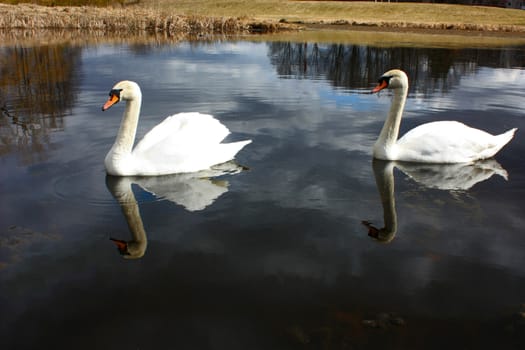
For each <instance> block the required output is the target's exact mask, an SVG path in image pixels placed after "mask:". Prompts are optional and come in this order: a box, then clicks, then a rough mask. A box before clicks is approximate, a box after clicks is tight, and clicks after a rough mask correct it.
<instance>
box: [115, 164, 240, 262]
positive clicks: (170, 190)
mask: <svg viewBox="0 0 525 350" xmlns="http://www.w3.org/2000/svg"><path fill="white" fill-rule="evenodd" d="M246 169H247V168H245V167H243V166H241V165H238V164H236V163H235V162H233V161H230V162H226V163H223V164H219V165H215V166H213V167H212V168H211V169H209V170H203V171H199V172H194V173H184V174H174V175H165V176H148V177H133V176H126V177H120V176H111V175H108V176H107V177H106V186H107V188H108V190H109V191H110V192H111V194H112V195H113V197H114V198H115V199H116V200H117V201H118V203H119V205H120V208H121V209H122V213H123V214H124V218H125V219H126V221H127V223H128V228H129V231H130V233H131V239H130V240H129V241H125V240H121V239H116V238H110V239H111V241H113V242H114V243H115V244H116V246H117V248H118V250H119V252H120V253H121V254H122V255H123V256H124V258H126V259H138V258H141V257H142V256H143V255H144V253H145V252H146V248H147V245H148V239H147V236H146V231H145V230H144V225H143V223H142V218H141V215H140V210H139V205H138V202H137V200H136V199H135V194H134V193H133V190H132V185H133V184H136V185H138V186H140V187H141V188H142V189H143V190H144V191H146V192H149V193H151V194H153V195H154V196H155V197H157V198H159V199H166V200H169V201H171V202H173V203H176V204H178V205H181V206H183V207H184V208H185V209H186V210H188V211H198V210H203V209H204V208H206V207H207V206H209V205H211V204H212V203H213V202H214V201H215V200H216V199H217V198H219V197H220V196H221V195H222V194H224V193H226V192H228V185H229V183H228V181H227V180H223V179H217V177H219V176H223V175H233V174H237V173H240V172H241V171H244V170H246Z"/></svg>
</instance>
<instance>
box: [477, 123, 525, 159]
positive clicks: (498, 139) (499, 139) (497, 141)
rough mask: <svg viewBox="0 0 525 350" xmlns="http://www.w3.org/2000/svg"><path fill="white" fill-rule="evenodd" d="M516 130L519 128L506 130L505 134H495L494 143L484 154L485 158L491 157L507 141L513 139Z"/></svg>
mask: <svg viewBox="0 0 525 350" xmlns="http://www.w3.org/2000/svg"><path fill="white" fill-rule="evenodd" d="M516 130H518V128H513V129H510V130H507V131H505V132H504V133H503V134H499V135H496V136H494V143H493V144H492V145H491V147H489V148H487V150H486V152H485V154H484V155H483V159H488V158H491V157H493V156H494V155H495V154H496V153H498V152H499V151H500V150H501V149H502V148H503V147H504V146H505V145H506V144H507V143H509V142H510V140H512V138H513V137H514V133H515V132H516Z"/></svg>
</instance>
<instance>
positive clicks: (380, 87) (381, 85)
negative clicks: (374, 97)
mask: <svg viewBox="0 0 525 350" xmlns="http://www.w3.org/2000/svg"><path fill="white" fill-rule="evenodd" d="M386 87H388V83H387V81H386V80H381V81H380V82H379V84H377V86H376V87H375V88H374V89H373V90H372V93H373V94H375V93H376V92H379V91H381V90H383V89H384V88H386Z"/></svg>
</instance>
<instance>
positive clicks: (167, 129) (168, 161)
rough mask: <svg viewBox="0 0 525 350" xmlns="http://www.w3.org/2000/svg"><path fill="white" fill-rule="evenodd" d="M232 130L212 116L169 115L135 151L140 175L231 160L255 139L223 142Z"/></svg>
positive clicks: (181, 169) (194, 169) (146, 136)
mask: <svg viewBox="0 0 525 350" xmlns="http://www.w3.org/2000/svg"><path fill="white" fill-rule="evenodd" d="M229 133H230V131H229V130H228V128H227V127H226V126H224V125H223V124H221V123H220V122H219V121H218V120H217V119H215V118H213V117H212V116H211V115H207V114H200V113H179V114H176V115H173V116H171V117H168V118H166V119H165V120H164V121H163V122H161V123H160V124H159V125H157V126H155V127H154V128H153V129H152V130H151V131H150V132H148V133H147V134H146V135H145V136H144V138H143V139H142V140H141V141H140V142H139V143H138V144H137V146H136V147H135V149H134V150H133V158H134V163H135V166H136V174H137V175H161V174H173V173H187V172H194V171H199V170H203V169H207V168H209V167H211V166H213V165H215V164H219V163H224V162H226V161H229V160H231V159H233V158H234V156H235V154H236V153H237V152H238V151H239V150H240V149H241V148H242V147H244V146H245V145H246V144H248V143H250V142H251V141H239V142H233V143H221V141H222V140H224V138H225V137H226V136H227V135H228V134H229Z"/></svg>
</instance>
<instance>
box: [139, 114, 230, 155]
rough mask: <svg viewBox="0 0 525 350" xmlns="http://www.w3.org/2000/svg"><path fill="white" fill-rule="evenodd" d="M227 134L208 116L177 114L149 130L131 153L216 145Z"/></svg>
mask: <svg viewBox="0 0 525 350" xmlns="http://www.w3.org/2000/svg"><path fill="white" fill-rule="evenodd" d="M229 133H230V131H229V130H228V128H227V127H226V126H224V125H223V124H221V122H220V121H218V120H217V119H215V118H214V117H213V116H211V115H209V114H201V113H179V114H175V115H172V116H169V117H167V118H166V119H164V120H163V121H162V122H160V123H159V124H157V125H156V126H155V127H154V128H153V129H151V130H150V131H149V132H148V133H147V134H146V135H144V137H143V138H142V140H140V142H139V143H137V145H136V146H135V148H134V150H133V152H136V153H144V152H148V151H149V150H151V149H152V148H154V149H155V150H156V151H159V148H160V149H161V150H162V149H165V150H166V151H169V147H170V145H173V146H180V145H199V144H200V145H203V144H217V143H220V142H221V141H222V140H224V138H225V137H226V136H228V134H229Z"/></svg>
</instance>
